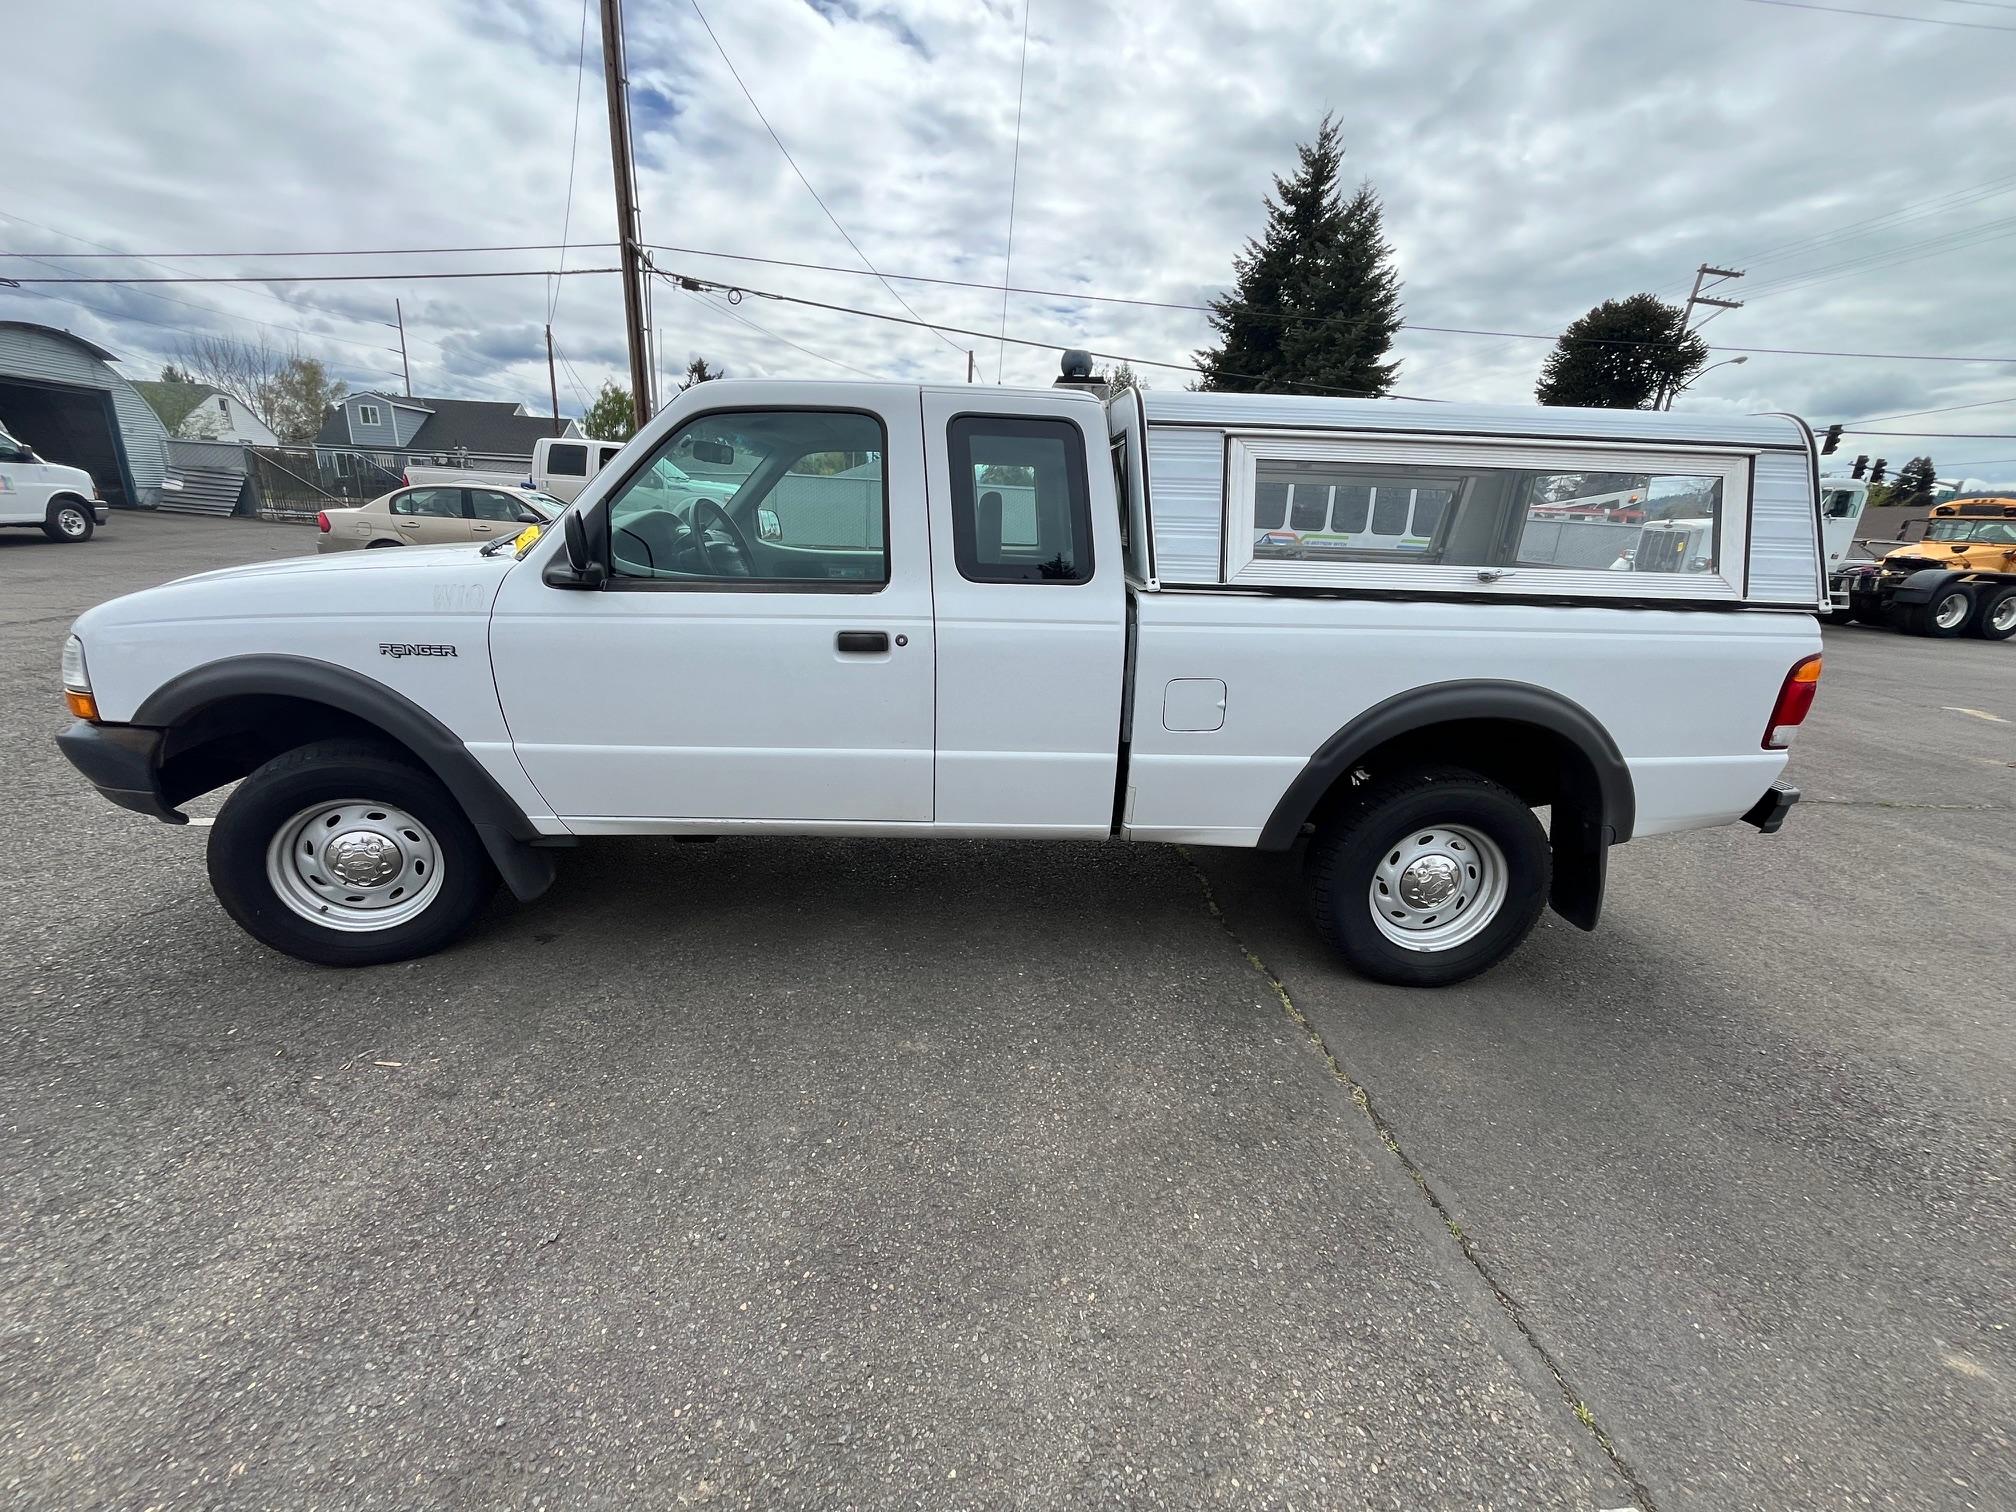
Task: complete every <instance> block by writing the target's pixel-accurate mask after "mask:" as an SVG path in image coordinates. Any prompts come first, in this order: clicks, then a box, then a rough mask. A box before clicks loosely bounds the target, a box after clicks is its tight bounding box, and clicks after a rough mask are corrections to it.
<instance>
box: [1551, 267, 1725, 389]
mask: <svg viewBox="0 0 2016 1512" xmlns="http://www.w3.org/2000/svg"><path fill="white" fill-rule="evenodd" d="M1684 318H1685V312H1684V311H1683V310H1682V309H1681V307H1680V306H1679V305H1670V304H1667V303H1665V302H1664V301H1663V300H1660V299H1655V298H1654V297H1653V296H1652V295H1650V294H1633V295H1632V296H1631V297H1630V298H1629V299H1606V300H1604V301H1603V303H1601V304H1599V305H1597V306H1596V307H1595V308H1594V309H1592V310H1590V311H1589V312H1588V313H1586V314H1584V315H1582V316H1580V317H1578V318H1577V319H1576V320H1575V321H1574V323H1573V324H1571V325H1570V326H1569V327H1568V329H1567V330H1565V331H1563V332H1562V333H1561V339H1560V340H1559V341H1557V342H1556V343H1555V344H1554V350H1553V351H1552V352H1550V353H1548V355H1547V363H1546V366H1544V367H1543V368H1541V370H1540V384H1539V387H1538V388H1537V389H1535V390H1534V395H1533V396H1534V398H1536V399H1537V400H1539V401H1540V403H1542V404H1574V405H1583V406H1586V407H1588V408H1591V409H1650V408H1652V407H1653V405H1654V404H1655V403H1656V402H1657V400H1658V398H1659V396H1660V394H1661V393H1662V392H1663V390H1664V389H1665V388H1666V387H1667V386H1668V385H1670V386H1672V387H1674V388H1678V387H1679V385H1681V384H1683V383H1685V382H1686V381H1687V380H1688V379H1689V378H1691V377H1693V376H1694V374H1695V373H1697V372H1699V371H1700V370H1701V365H1702V364H1703V363H1705V362H1706V361H1707V360H1708V344H1707V343H1706V342H1704V341H1703V340H1702V339H1701V338H1700V337H1699V336H1697V335H1695V334H1694V333H1693V332H1691V331H1688V330H1686V329H1685V327H1684V326H1683V325H1682V321H1683V320H1684Z"/></svg>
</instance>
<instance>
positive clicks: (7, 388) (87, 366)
mask: <svg viewBox="0 0 2016 1512" xmlns="http://www.w3.org/2000/svg"><path fill="white" fill-rule="evenodd" d="M118 360H119V359H118V358H117V357H115V356H113V355H112V354H111V353H110V352H108V351H106V350H105V348H103V347H101V346H99V345H98V344H97V343H96V342H92V341H87V340H85V339H84V338H83V337H82V336H77V335H73V334H72V333H71V332H69V331H61V330H58V329H56V328H55V327H54V326H45V325H33V324H30V323H29V322H27V321H25V320H0V423H4V424H5V426H6V428H7V430H8V431H9V432H11V433H12V434H14V435H16V436H18V437H20V438H21V439H22V440H23V441H26V442H27V443H28V444H29V445H30V446H32V447H34V448H35V450H36V451H37V452H38V453H39V454H41V455H42V456H44V457H46V458H48V460H50V461H51V462H61V463H63V464H64V465H66V466H69V467H81V468H83V469H84V470H85V471H86V472H88V473H90V474H91V478H92V481H93V482H95V483H96V484H97V485H98V491H99V493H100V494H101V495H102V496H103V497H104V499H105V500H106V502H107V503H109V504H112V505H115V506H118V507H123V508H127V509H134V508H143V509H152V508H153V507H154V506H155V505H156V504H157V503H159V502H160V498H161V478H162V474H163V471H164V468H165V465H166V464H165V448H166V446H167V443H168V428H167V427H166V426H164V425H163V424H162V423H161V419H160V417H159V416H158V415H156V414H155V413H154V411H153V410H151V409H149V408H148V406H147V401H146V400H144V399H142V398H141V397H140V395H139V394H138V393H137V392H136V391H135V390H134V388H133V385H132V384H130V383H128V382H127V381H126V380H125V379H124V378H122V377H121V376H120V375H119V374H118V373H117V372H115V371H113V368H112V364H113V363H115V362H117V361H118Z"/></svg>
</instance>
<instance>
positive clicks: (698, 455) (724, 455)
mask: <svg viewBox="0 0 2016 1512" xmlns="http://www.w3.org/2000/svg"><path fill="white" fill-rule="evenodd" d="M693 460H694V461H695V462H712V463H713V464H714V465H715V466H716V467H733V466H734V465H735V448H734V447H732V446H730V445H728V444H727V443H726V442H724V441H695V442H694V443H693Z"/></svg>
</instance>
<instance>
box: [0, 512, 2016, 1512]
mask: <svg viewBox="0 0 2016 1512" xmlns="http://www.w3.org/2000/svg"><path fill="white" fill-rule="evenodd" d="M311 546H312V540H311V537H310V535H309V533H307V532H305V531H303V530H301V529H300V528H298V527H287V526H270V525H258V524H253V523H248V522H212V521H200V520H181V519H175V518H169V517H158V518H156V517H134V516H127V515H118V516H115V518H114V519H113V522H112V524H111V525H110V526H109V527H108V528H107V529H106V530H105V531H104V532H103V533H102V534H101V535H100V536H99V537H98V539H97V540H95V541H94V542H92V543H90V544H88V545H85V546H81V547H62V546H56V545H53V544H50V543H46V542H44V541H43V540H42V539H41V537H40V536H39V535H28V534H20V533H11V532H10V533H6V534H5V535H0V585H4V586H0V749H4V750H5V751H6V752H7V763H8V769H9V770H10V771H11V772H12V774H13V779H14V780H13V783H12V787H13V794H12V796H13V800H14V801H13V802H11V803H10V804H9V805H8V807H7V811H6V813H5V816H4V818H0V989H4V990H0V1004H4V1024H5V1034H6V1043H5V1060H4V1066H0V1115H4V1120H5V1123H4V1127H5V1131H6V1135H7V1138H6V1141H5V1144H4V1146H0V1186H4V1199H0V1294H4V1303H5V1305H4V1314H0V1502H4V1503H5V1504H7V1505H12V1506H23V1507H30V1506H32V1507H54V1506H92V1505H106V1506H120V1507H141V1506H149V1505H154V1506H163V1507H180V1506H233V1507H235V1506H248V1507H250V1506H288V1507H302V1506H320V1507H429V1506H446V1505H462V1506H468V1505H485V1506H488V1505H498V1506H503V1505H510V1506H520V1505H523V1506H553V1507H562V1506H566V1507H581V1506H587V1507H605V1506H606V1507H618V1506H621V1507H628V1506H634V1505H638V1504H640V1503H641V1504H649V1505H675V1504H677V1505H684V1504H687V1503H692V1504H704V1505H716V1506H742V1505H751V1506H780V1505H790V1506H819V1507H829V1506H831V1507H842V1506H894V1505H914V1506H927V1505H928V1506H932V1507H941V1506H942V1507H953V1506H968V1505H971V1506H1001V1505H1024V1506H1031V1507H1037V1506H1059V1505H1063V1506H1104V1505H1112V1504H1115V1503H1119V1502H1126V1503H1129V1504H1138V1505H1150V1506H1153V1505H1168V1506H1173V1507H1190V1506H1199V1505H1213V1506H1270V1507H1271V1506H1296V1507H1305V1508H1307V1507H1343V1506H1360V1505H1364V1506H1377V1507H1394V1508H1426V1507H1458V1506H1460V1507H1501V1508H1513V1507H1520V1508H1526V1507H1569V1508H1590V1509H1602V1508H1617V1507H1625V1506H1630V1505H1633V1504H1637V1505H1643V1506H1647V1507H1657V1508H1659V1509H1672V1508H1702V1509H1728V1508H1750V1507H1755V1508H1770V1509H1773V1512H1782V1509H1789V1508H1816V1509H1817V1508H1839V1507H1847V1506H1856V1507H1861V1506H1874V1507H1908V1508H1932V1507H1938V1508H1949V1507H1950V1508H1984V1509H1986V1508H2008V1507H2010V1506H2016V1444H2012V1443H2011V1438H2010V1435H2011V1425H2012V1423H2016V1336H2012V1322H2016V1318H2012V1309H2011V1300H2012V1298H2016V1166H2012V1149H2016V1110H2012V1089H2016V1064H2012V1062H2016V1028H2012V1024H2011V1019H2010V1014H2009V1010H2008V1000H2009V999H2008V985H2007V984H2008V980H2009V978H2008V972H2007V961H2008V933H2009V929H2010V923H2011V918H2012V906H2016V864H2012V862H2011V859H2010V845H2009V835H2010V827H2011V826H2010V810H2011V795H2012V788H2016V781H2012V779H2016V739H2012V735H2016V646H2009V645H2001V646H1991V645H1985V644H1983V643H1980V642H1973V641H1965V642H1944V643H1934V642H1928V641H1922V640H1915V639H1910V638H1905V637H1900V636H1894V635H1890V634H1887V633H1884V632H1879V631H1869V630H1863V629H1859V628H1857V629H1846V630H1839V631H1836V630H1830V631H1829V632H1828V645H1827V653H1828V672H1827V676H1826V681H1825V685H1824V687H1823V690H1822V693H1821V699H1820V707H1819V710H1818V711H1817V713H1816V714H1815V716H1814V718H1813V720H1812V722H1811V723H1810V724H1809V725H1808V727H1807V730H1806V733H1805V734H1804V736H1803V737H1802V742H1801V748H1800V753H1799V756H1798V758H1797V760H1796V762H1795V764H1794V772H1793V775H1794V778H1795V780H1797V781H1799V782H1800V783H1801V785H1802V786H1803V787H1804V788H1805V790H1806V794H1807V801H1806V802H1805V803H1804V804H1802V805H1801V806H1800V807H1799V808H1798V809H1797V810H1795V812H1794V813H1793V815H1792V818H1791V821H1790V822H1789V823H1788V825H1787V827H1786V829H1785V830H1784V832H1783V833H1781V834H1780V835H1778V836H1776V837H1772V838H1768V839H1767V838H1763V837H1759V836H1758V835H1756V834H1755V833H1754V832H1753V831H1751V830H1749V829H1747V828H1732V829H1729V830H1724V831H1716V832H1709V833H1702V834H1695V835H1688V836H1680V837H1674V838H1668V839H1661V840H1648V841H1643V842H1635V843H1633V844H1631V845H1629V846H1626V847H1624V848H1622V849H1621V850H1619V851H1618V852H1617V853H1616V854H1615V857H1614V860H1613V865H1612V879H1613V880H1612V886H1611V891H1610V902H1609V909H1608V913H1607V916H1606V918H1605V920H1604V923H1603V926H1602V928H1601V929H1600V930H1599V931H1598V932H1596V933H1595V934H1593V935H1585V934H1582V933H1580V932H1578V931H1576V930H1573V929H1571V928H1568V927H1566V926H1564V925H1561V924H1559V923H1558V921H1554V920H1552V919H1551V918H1550V919H1549V920H1548V921H1547V922H1546V923H1544V924H1543V925H1542V927H1541V929H1540V931H1539V932H1538V933H1537V934H1536V935H1535V937H1534V939H1533V940H1532V941H1531V942H1530V943H1529V945H1528V946H1527V947H1526V949H1525V950H1524V951H1523V952H1522V953H1521V954H1520V955H1519V956H1518V957H1517V958H1515V959H1514V960H1513V961H1512V962H1511V963H1509V964H1508V965H1507V966H1505V967H1503V968H1501V969H1500V970H1499V971H1497V972H1496V973H1495V974H1493V975H1491V976H1489V977H1487V978H1485V979H1484V980H1482V981H1479V982H1475V983H1472V984H1469V985H1467V986H1465V987H1461V988H1457V989H1453V990H1449V991H1445V992H1441V993H1434V994H1424V993H1408V992H1403V991H1399V990H1395V989H1389V988H1382V987H1376V986H1372V985H1369V984H1366V983H1363V982H1360V981H1358V980H1356V979H1354V978H1351V977H1349V976H1347V975H1345V974H1343V973H1342V972H1341V970H1340V969H1338V968H1334V967H1332V966H1331V965H1330V964H1328V963H1327V961H1326V960H1325V959H1324V958H1323V957H1322V955H1321V954H1320V953H1319V951H1318V950H1317V948H1316V947H1315V945H1314V942H1313V939H1312V937H1311V935H1310V933H1309V931H1308V930H1307V929H1306V927H1305V926H1304V924H1303V923H1302V921H1301V917H1300V907H1301V905H1300V900H1299V893H1298V891H1297V889H1296V887H1295V886H1294V881H1295V878H1294V872H1293V869H1292V867H1289V866H1286V865H1284V864H1283V863H1282V862H1281V861H1280V859H1279V858H1266V857H1257V856H1253V855H1248V854H1242V853H1212V852H1206V851H1196V852H1191V853H1189V854H1187V855H1186V854H1185V853H1182V852H1178V851H1176V850H1172V849H1166V848H1161V847H1145V846H1144V847H1138V848H1134V847H1125V846H1118V845H1108V846H1093V845H1046V844H1028V845H1019V846H1018V845H1008V844H1002V845H992V844H988V845H980V844H964V843H939V844H928V843H916V844H902V843H894V842H841V841H810V840H808V841H768V842H762V841H730V842H722V843H719V844H714V845H678V844H662V845H661V844H650V843H644V842H610V843H604V844H598V845H594V846H591V847H584V848H583V849H582V850H580V851H578V852H573V853H569V854H568V855H566V856H565V857H563V865H562V870H561V879H560V882H559V884H558V885H557V886H556V887H555V888H554V890H553V891H552V893H550V894H549V895H548V897H547V898H545V899H544V900H542V901H541V902H540V903H539V904H538V905H536V906H535V907H533V908H530V909H517V908H514V907H511V906H510V905H509V904H508V903H506V902H503V901H500V902H499V903H498V905H497V906H496V907H495V908H494V909H493V910H492V911H491V913H490V914H489V915H488V916H487V917H486V919H485V921H484V923H483V924H482V926H481V927H480V929H479V930H478V931H477V932H476V933H475V934H474V935H473V936H472V937H471V938H470V939H468V940H467V941H466V942H465V943H463V944H462V945H461V946H459V947H458V948H456V949H454V950H452V951H450V952H448V953H446V954H444V955H441V956H437V957H434V958H431V959H428V960H424V961H419V962H415V963H411V964H408V965H404V966H394V967H385V968H379V969H373V970H369V971H361V972H351V973H335V972H329V971H323V970H317V969H314V968H310V967H306V966H302V965H300V964H298V963H295V962H292V961H289V960H286V959H284V958H281V957H277V956H275V955H272V954H270V953H268V952H267V951H265V950H264V949H262V948H261V947H259V946H257V945H255V944H254V943H253V942H252V941H250V940H249V939H247V938H246V937H245V936H243V935H241V934H240V933H239V932H238V931H237V930H236V929H235V928H234V927H233V926H232V925H231V924H230V923H229V922H228V920H227V919H226V918H225V917H224V915H223V913H222V912H221V911H220V910H219V909H218V907H217V906H216V904H215V903H214V902H213V901H212V899H211V897H210V895H209V892H208V888H207V885H206V883H205V881H204V877H203V867H202V844H203V839H204V836H205V831H204V830H203V829H201V828H200V827H189V828H183V829H176V828H170V827H168V826H164V825H160V824H156V823H153V822H152V821H149V820H146V819H143V818H141V817H139V816H137V815H131V814H127V813H124V812H122V811H120V810H117V809H114V808H112V807H110V806H109V805H107V804H105V803H103V802H102V801H101V800H99V799H98V798H97V797H96V795H95V794H93V793H92V792H91V791H90V790H89V789H88V787H86V786H85V784H84V783H83V781H82V779H81V778H79V777H77V776H76V774H74V773H73V772H72V771H71V770H70V769H69V767H68V765H67V764H66V763H64V762H63V761H62V759H61V758H60V757H59V756H58V755H57V753H56V751H55V748H54V746H53V744H52V743H51V741H50V736H51V735H52V734H53V733H54V732H55V730H56V729H57V728H59V727H60V725H61V723H62V720H63V715H62V709H61V700H60V695H59V694H58V692H57V689H56V686H55V664H56V654H57V649H58V645H59V642H60V640H61V637H62V634H63V630H64V627H65V625H66V624H67V622H68V621H69V619H70V618H71V617H72V616H73V615H74V614H76V613H77V612H78V611H80V610H82V609H84V608H85V607H87V606H88V605H90V604H91V603H94V602H96V601H98V600H101V599H103V598H107V597H111V596H113V595H115V594H117V593H121V592H125V591H128V590H131V589H134V588H139V587H143V586H145V585H147V584H149V583H152V582H157V581H160V580H162V579H165V578H168V577H171V576H176V575H179V574H181V573H184V572H189V571H194V570H198V569H200V568H204V567H209V566H214V565H221V564H225V563H229V562H233V561H249V560H254V559H258V558H263V557H269V556H276V555H285V554H291V553H294V552H298V551H301V550H304V549H309V548H310V547H311ZM1648 696H1651V695H1650V693H1649V691H1648ZM194 807H195V809H196V811H197V812H211V811H214V807H215V799H214V797H213V798H211V799H206V800H203V801H201V802H200V803H199V804H198V805H196V806H194Z"/></svg>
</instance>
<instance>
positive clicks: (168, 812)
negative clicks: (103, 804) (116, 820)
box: [56, 719, 189, 824]
mask: <svg viewBox="0 0 2016 1512" xmlns="http://www.w3.org/2000/svg"><path fill="white" fill-rule="evenodd" d="M164 733H165V732H163V731H161V730H150V729H147V728H145V727H144V726H141V725H98V724H92V723H90V722H89V721H88V720H82V719H79V720H75V721H73V722H72V723H71V726H70V728H69V729H67V730H65V731H64V732H63V733H62V734H61V735H58V736H57V737H56V748H57V749H58V750H60V751H61V752H62V753H63V754H64V755H65V756H67V757H69V759H70V765H72V766H74V767H75V768H77V770H78V771H80V772H82V773H83V774H84V776H85V777H86V778H87V779H88V780H89V781H90V783H91V785H92V786H93V787H95V788H96V789H98V791H99V792H100V793H101V794H103V795H104V797H105V798H106V799H107V800H108V801H109V802H112V803H116V804H118V805H119V807H121V808H123V809H131V810H132V811H133V812H134V813H136V814H147V815H149V816H151V817H152V818H155V819H162V820H165V821H167V822H168V823H169V824H187V823H188V822H189V818H188V816H187V815H186V814H178V813H177V812H176V811H175V810H174V809H172V808H170V807H169V806H168V801H167V800H166V799H165V798H163V797H162V796H161V742H162V739H163V737H164Z"/></svg>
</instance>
